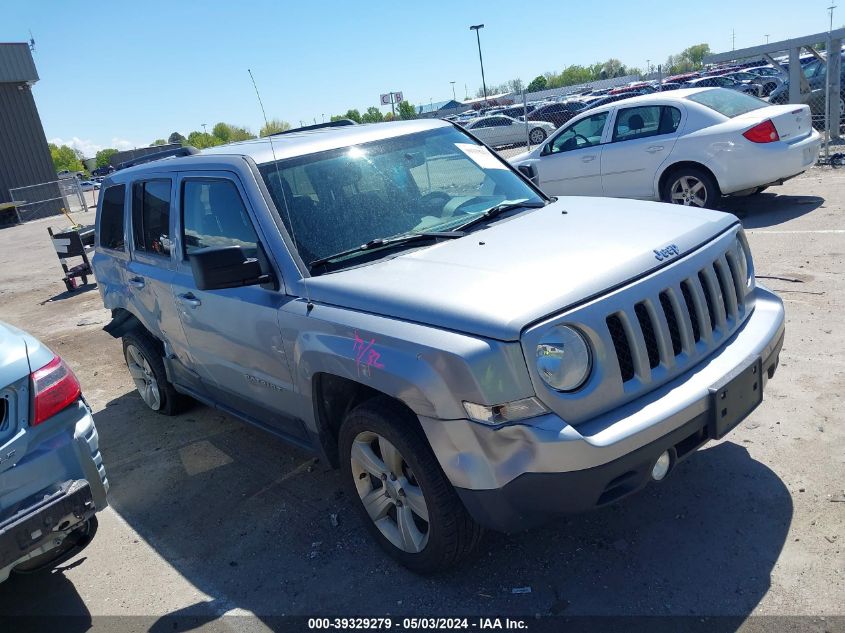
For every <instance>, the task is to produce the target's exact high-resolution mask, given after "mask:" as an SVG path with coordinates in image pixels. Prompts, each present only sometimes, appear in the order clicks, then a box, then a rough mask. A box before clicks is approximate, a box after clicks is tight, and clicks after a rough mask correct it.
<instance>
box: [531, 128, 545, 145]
mask: <svg viewBox="0 0 845 633" xmlns="http://www.w3.org/2000/svg"><path fill="white" fill-rule="evenodd" d="M528 136H529V139H530V140H531V142H532V143H534V144H535V145H539V144H540V143H542V142H543V141H545V140H546V133H545V132H543V130H541V129H539V128H536V129H534V130H531V134H529V135H528Z"/></svg>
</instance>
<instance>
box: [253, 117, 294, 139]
mask: <svg viewBox="0 0 845 633" xmlns="http://www.w3.org/2000/svg"><path fill="white" fill-rule="evenodd" d="M289 129H290V123H288V122H287V121H282V120H281V119H270V120H269V121H267V123H265V124H264V125H262V126H261V130H260V131H259V132H258V136H268V135H270V134H276V133H277V132H284V131H285V130H289Z"/></svg>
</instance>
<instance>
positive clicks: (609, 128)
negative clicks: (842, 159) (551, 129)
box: [511, 88, 821, 208]
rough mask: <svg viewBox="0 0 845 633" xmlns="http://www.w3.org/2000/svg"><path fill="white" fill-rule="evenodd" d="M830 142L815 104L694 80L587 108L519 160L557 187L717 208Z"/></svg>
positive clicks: (543, 183)
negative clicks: (817, 126)
mask: <svg viewBox="0 0 845 633" xmlns="http://www.w3.org/2000/svg"><path fill="white" fill-rule="evenodd" d="M820 146H821V137H820V135H819V133H818V132H816V131H815V130H814V129H813V127H812V122H811V117H810V108H809V107H808V106H797V109H796V106H794V105H788V106H781V105H769V104H768V103H766V102H765V101H763V100H761V99H758V98H756V97H753V96H751V95H748V94H743V93H741V92H737V91H733V90H726V89H724V88H688V89H681V90H674V91H671V92H659V93H654V94H650V95H644V96H639V97H633V98H628V99H625V100H623V101H619V102H617V103H614V104H609V105H605V106H602V107H599V108H595V109H591V110H589V111H588V112H582V113H581V114H579V115H578V116H576V117H575V118H574V119H572V121H570V122H569V123H568V124H566V125H565V126H563V127H562V128H560V129H559V130H557V131H556V132H555V133H554V134H553V135H552V136H551V137H550V138H549V139H548V140H547V141H546V142H544V143H542V144H541V145H540V146H538V147H536V148H534V149H533V150H532V151H530V152H527V153H525V154H520V155H518V156H515V157H513V158H512V159H511V162H512V163H513V164H514V165H515V166H516V167H517V168H518V169H519V170H520V171H522V172H523V173H524V174H525V175H527V176H528V177H530V178H531V179H532V181H533V182H535V183H536V184H537V185H538V186H539V187H540V188H541V189H542V190H543V191H545V192H546V193H548V194H550V195H555V196H563V195H586V196H613V197H626V198H643V199H649V200H663V201H665V202H672V203H675V204H684V205H691V206H697V207H711V208H712V207H715V206H717V204H718V201H719V198H720V197H721V196H723V195H744V194H753V193H759V192H761V191H763V190H764V189H765V188H767V187H769V186H771V185H776V184H781V183H783V182H784V181H785V180H786V179H788V178H792V177H794V176H797V175H799V174H801V173H803V172H804V171H806V170H807V169H809V168H810V167H811V166H812V165H813V164H814V163H815V162H816V160H817V159H818V155H819V148H820ZM725 148H730V151H726V149H725Z"/></svg>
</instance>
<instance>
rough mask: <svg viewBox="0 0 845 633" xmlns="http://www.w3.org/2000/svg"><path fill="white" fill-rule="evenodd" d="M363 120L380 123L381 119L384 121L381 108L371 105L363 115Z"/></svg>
mask: <svg viewBox="0 0 845 633" xmlns="http://www.w3.org/2000/svg"><path fill="white" fill-rule="evenodd" d="M361 121H363V122H364V123H378V122H379V121H384V115H383V114H382V113H381V110H379V109H378V108H376V107H375V106H370V107H369V108H367V111H366V112H364V114H362V115H361Z"/></svg>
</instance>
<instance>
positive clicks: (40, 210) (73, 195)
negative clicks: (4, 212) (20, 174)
mask: <svg viewBox="0 0 845 633" xmlns="http://www.w3.org/2000/svg"><path fill="white" fill-rule="evenodd" d="M9 195H10V196H11V197H12V202H13V203H14V205H15V209H16V212H17V216H18V222H19V223H23V222H29V221H31V220H37V219H39V218H46V217H49V216H53V215H59V214H61V213H64V212H67V213H75V212H76V213H78V212H83V211H87V210H88V204H87V203H86V201H85V197H84V196H83V194H82V187H81V186H80V184H79V180H77V179H76V178H75V177H69V178H60V179H58V180H55V181H52V182H45V183H41V184H38V185H29V186H27V187H17V188H15V189H9Z"/></svg>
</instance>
